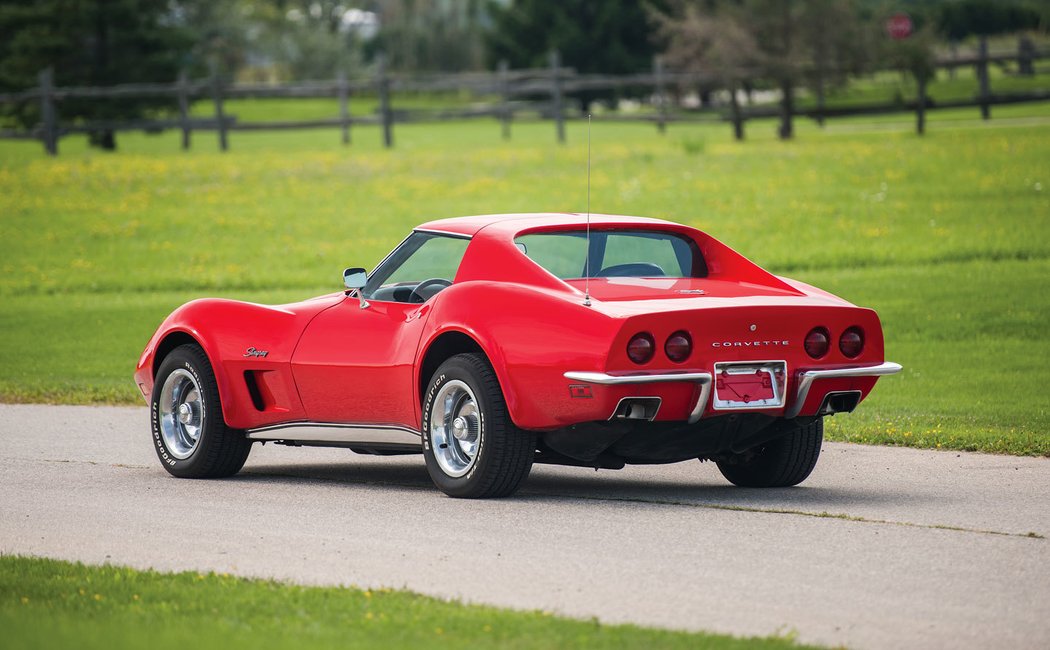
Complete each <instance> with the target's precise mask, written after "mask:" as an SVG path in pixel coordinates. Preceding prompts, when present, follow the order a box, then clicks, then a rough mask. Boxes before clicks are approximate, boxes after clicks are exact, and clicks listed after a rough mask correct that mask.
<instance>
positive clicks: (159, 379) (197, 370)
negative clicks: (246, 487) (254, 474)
mask: <svg viewBox="0 0 1050 650" xmlns="http://www.w3.org/2000/svg"><path fill="white" fill-rule="evenodd" d="M169 380H170V381H171V384H170V385H169V383H168V382H169ZM167 386H171V387H172V390H173V391H177V392H178V393H179V394H181V395H182V398H183V399H182V400H181V402H180V403H185V404H186V405H187V408H188V410H189V412H190V413H189V416H188V418H189V422H187V423H181V422H180V420H179V418H178V415H177V411H178V408H179V403H176V402H178V401H179V396H178V395H166V392H165V391H166V387H167ZM180 386H182V387H184V390H180V389H179V387H180ZM194 391H195V392H196V399H192V398H191V399H190V400H189V401H187V400H186V399H185V396H186V395H187V394H189V395H193V393H194ZM173 397H174V398H175V399H173ZM150 422H151V425H152V429H153V447H154V449H156V451H157V457H158V458H160V464H161V465H163V466H164V469H166V470H168V472H169V473H170V474H172V475H173V476H178V477H179V478H222V477H226V476H233V475H234V474H236V473H237V472H239V471H240V470H241V467H243V466H244V461H245V460H247V459H248V452H250V451H251V448H252V442H251V440H248V439H247V438H246V437H245V435H244V432H242V431H238V430H236V429H231V428H229V427H227V426H226V422H225V420H223V417H222V404H221V403H220V401H219V388H218V384H217V383H216V381H215V373H214V372H213V371H212V367H211V364H210V363H209V362H208V357H207V355H205V354H204V351H203V350H202V349H201V348H200V347H198V346H196V345H192V344H187V345H181V346H179V347H177V348H175V349H174V350H172V351H171V353H169V354H168V356H166V357H165V358H164V361H163V362H161V364H160V368H159V369H158V371H157V376H156V378H155V379H154V382H153V395H152V396H151V397H150ZM189 429H192V430H193V432H194V433H195V434H196V437H192V434H188V433H187V430H189Z"/></svg>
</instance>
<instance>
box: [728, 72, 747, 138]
mask: <svg viewBox="0 0 1050 650" xmlns="http://www.w3.org/2000/svg"><path fill="white" fill-rule="evenodd" d="M736 93H737V88H736V85H733V86H731V87H730V89H729V107H730V110H731V111H732V116H733V137H734V138H736V139H737V140H739V141H743V139H744V115H743V113H742V111H741V110H740V100H739V99H738V98H737V96H736Z"/></svg>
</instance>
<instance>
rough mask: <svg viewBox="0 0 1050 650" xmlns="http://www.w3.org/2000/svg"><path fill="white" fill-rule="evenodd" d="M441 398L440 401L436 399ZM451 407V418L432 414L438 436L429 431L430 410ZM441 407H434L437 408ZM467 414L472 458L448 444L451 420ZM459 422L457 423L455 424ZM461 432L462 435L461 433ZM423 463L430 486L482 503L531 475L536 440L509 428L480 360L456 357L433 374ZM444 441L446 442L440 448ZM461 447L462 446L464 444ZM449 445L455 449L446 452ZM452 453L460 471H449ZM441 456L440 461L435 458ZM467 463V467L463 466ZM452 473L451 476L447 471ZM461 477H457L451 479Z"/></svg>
mask: <svg viewBox="0 0 1050 650" xmlns="http://www.w3.org/2000/svg"><path fill="white" fill-rule="evenodd" d="M439 395H441V396H444V397H442V398H441V399H440V400H438V399H435V397H437V396H439ZM457 396H458V399H459V401H458V402H456V404H459V405H464V404H465V405H466V406H463V407H462V408H463V409H469V410H468V411H464V410H462V409H461V407H460V406H456V407H455V409H454V411H453V412H452V414H451V415H450V414H449V413H447V412H446V413H442V412H441V411H439V412H438V413H437V419H436V420H435V421H436V422H437V423H438V429H437V432H436V433H435V431H433V430H432V429H433V427H432V426H431V415H432V414H433V413H434V412H435V409H442V410H446V409H447V407H446V405H445V400H449V401H454V399H455V398H457ZM439 401H441V402H442V403H441V404H439V403H438V402H439ZM464 412H469V413H470V415H469V416H465V417H467V419H468V420H469V427H468V429H467V430H468V431H469V434H468V435H470V436H471V438H470V440H472V441H473V442H471V443H470V444H472V445H476V446H474V447H473V449H474V450H475V452H474V455H473V456H469V453H468V452H465V451H464V447H463V446H462V445H461V443H459V442H457V441H456V440H454V439H453V437H451V436H452V433H451V431H452V428H453V427H452V417H453V416H454V415H456V414H462V413H464ZM456 419H461V418H458V417H457V418H456ZM460 430H461V432H462V431H465V430H464V429H463V428H462V427H461V429H460ZM421 431H422V432H423V457H424V458H425V459H426V464H427V471H428V472H429V473H430V478H431V479H432V480H433V481H434V485H436V486H437V487H438V489H439V490H441V491H442V492H444V493H445V494H447V495H448V496H450V497H458V498H465V499H483V498H491V497H505V496H509V495H511V494H513V493H514V492H515V491H517V489H518V488H519V487H520V486H521V484H522V483H523V482H524V481H525V479H526V477H528V475H529V471H530V470H531V469H532V459H533V456H534V455H535V453H536V435H535V434H534V433H532V432H531V431H525V430H523V429H519V428H517V427H516V426H514V423H513V422H511V420H510V417H509V416H508V414H507V403H506V402H505V401H504V399H503V391H502V390H500V386H499V381H498V380H497V379H496V373H495V372H494V371H493V370H492V366H490V365H489V363H488V360H487V359H486V358H485V357H484V355H481V354H459V355H456V356H454V357H452V358H451V359H449V360H447V361H445V362H444V363H443V364H441V366H440V367H439V368H438V369H437V371H436V372H435V373H434V376H433V377H432V378H431V380H430V384H429V385H428V387H427V392H426V395H425V397H424V400H423V421H422V427H421ZM443 441H447V442H443ZM464 444H465V443H464ZM452 445H458V446H456V447H454V448H450V447H451V446H452ZM453 449H455V450H457V451H458V452H460V453H461V454H462V456H461V457H460V458H459V460H461V461H463V462H462V463H461V464H462V467H459V466H456V467H452V468H450V467H449V466H450V464H455V463H456V459H455V458H453V459H451V460H450V456H455V454H454V453H452V451H453ZM439 456H440V458H439ZM468 461H469V462H468ZM452 470H456V471H452ZM457 472H462V474H461V475H454V474H456V473H457Z"/></svg>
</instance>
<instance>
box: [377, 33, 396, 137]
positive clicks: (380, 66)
mask: <svg viewBox="0 0 1050 650" xmlns="http://www.w3.org/2000/svg"><path fill="white" fill-rule="evenodd" d="M376 83H377V84H378V86H379V113H380V117H381V118H382V119H383V146H384V147H386V148H387V149H389V148H391V147H393V146H394V129H393V117H394V116H393V114H392V113H391V111H390V80H389V79H388V78H387V76H386V54H383V53H382V52H380V53H379V54H377V55H376Z"/></svg>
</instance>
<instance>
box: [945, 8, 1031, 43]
mask: <svg viewBox="0 0 1050 650" xmlns="http://www.w3.org/2000/svg"><path fill="white" fill-rule="evenodd" d="M937 23H938V27H939V28H940V31H941V32H942V33H943V34H944V35H945V36H947V37H948V38H949V39H950V40H953V41H961V40H963V39H964V38H966V37H967V36H980V37H982V38H987V37H988V36H994V35H996V34H1010V33H1013V32H1019V31H1022V30H1026V29H1036V28H1038V27H1039V26H1040V23H1041V16H1040V13H1039V11H1038V10H1036V9H1035V8H1033V7H1031V6H1029V5H1027V4H1021V3H1018V2H1008V1H1005V2H1004V1H1002V0H959V1H958V2H946V3H944V4H943V5H942V6H941V9H940V15H939V17H938V20H937Z"/></svg>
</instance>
